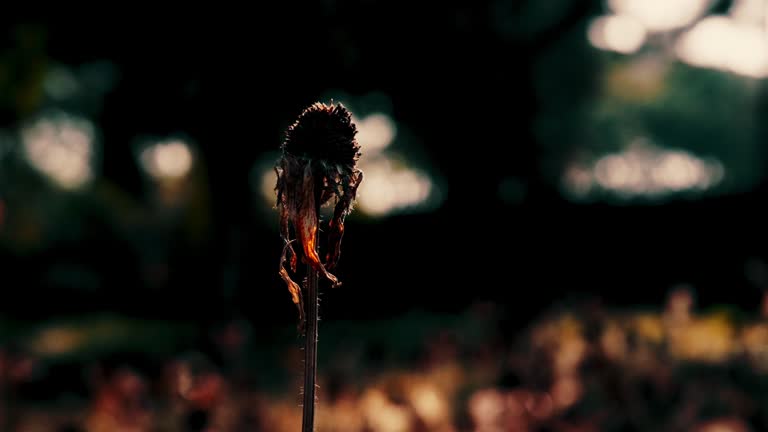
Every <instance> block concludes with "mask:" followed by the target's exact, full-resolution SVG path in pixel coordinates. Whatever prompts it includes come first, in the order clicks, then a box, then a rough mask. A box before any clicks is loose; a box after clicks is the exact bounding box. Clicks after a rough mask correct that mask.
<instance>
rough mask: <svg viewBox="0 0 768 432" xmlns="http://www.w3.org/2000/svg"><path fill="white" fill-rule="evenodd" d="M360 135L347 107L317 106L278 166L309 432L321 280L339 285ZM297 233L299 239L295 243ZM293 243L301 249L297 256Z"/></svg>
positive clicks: (294, 132) (290, 137) (285, 259)
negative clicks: (323, 228)
mask: <svg viewBox="0 0 768 432" xmlns="http://www.w3.org/2000/svg"><path fill="white" fill-rule="evenodd" d="M356 134H357V129H356V127H355V125H354V123H352V115H351V114H350V112H349V111H348V110H347V109H346V108H345V107H344V106H342V105H341V104H333V103H331V104H330V105H326V104H323V103H315V104H313V105H312V106H310V107H309V108H307V109H305V110H304V111H303V112H302V113H301V115H299V118H298V119H297V120H296V122H294V123H293V124H292V125H291V126H290V127H289V128H288V130H287V131H286V133H285V140H284V141H283V144H282V146H281V148H282V157H281V158H280V161H279V162H278V164H277V166H276V167H275V171H276V172H277V186H276V190H277V207H278V209H279V211H280V235H281V236H282V238H283V241H284V242H285V246H284V247H283V252H282V254H281V256H280V270H279V273H280V277H281V278H282V279H283V280H284V281H285V283H286V284H287V285H288V290H289V291H290V293H291V297H292V300H293V302H294V303H295V304H296V306H297V307H298V309H299V328H300V329H301V331H303V332H304V334H305V352H304V355H305V361H304V417H303V422H302V424H303V426H302V430H303V431H304V432H310V431H312V430H313V428H314V407H315V382H316V371H317V321H318V320H317V306H318V300H317V293H318V280H319V276H320V275H322V276H323V277H324V278H325V279H327V280H329V281H330V282H331V285H332V286H334V287H335V286H338V285H340V282H339V280H338V279H337V278H336V276H334V275H333V274H331V273H330V270H333V269H334V267H335V266H336V264H337V263H338V260H339V257H340V254H341V240H342V237H343V235H344V219H345V218H346V216H347V215H348V214H349V213H350V212H351V211H352V204H353V202H354V200H355V195H356V193H357V188H358V186H360V183H361V182H362V180H363V173H362V171H360V170H359V169H357V167H356V165H357V160H358V158H359V157H360V145H359V144H358V143H357V141H356V140H355V135H356ZM332 199H335V209H334V212H333V217H332V218H331V220H330V221H329V222H328V229H327V232H328V251H327V253H326V255H325V262H323V261H321V259H320V255H319V253H318V249H319V244H318V243H319V236H318V232H319V225H320V207H321V206H322V205H324V204H326V203H329V202H331V200H332ZM292 232H293V233H294V234H295V236H296V238H295V239H291V233H292ZM294 241H298V243H299V246H300V247H299V249H298V250H299V253H298V254H297V252H296V250H295V249H294V248H293V242H294ZM298 256H301V258H302V260H303V261H304V263H306V279H305V284H304V288H305V294H306V302H307V305H308V307H307V310H306V314H305V310H304V300H303V296H302V292H301V288H300V287H299V285H298V284H297V283H296V282H295V281H294V277H292V276H291V275H292V274H293V275H295V274H296V273H297V261H298V258H297V257H298Z"/></svg>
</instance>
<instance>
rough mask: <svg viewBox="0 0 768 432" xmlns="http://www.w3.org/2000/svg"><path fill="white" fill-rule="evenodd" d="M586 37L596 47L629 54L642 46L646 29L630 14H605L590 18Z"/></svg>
mask: <svg viewBox="0 0 768 432" xmlns="http://www.w3.org/2000/svg"><path fill="white" fill-rule="evenodd" d="M587 37H588V38H589V41H590V43H592V45H593V46H595V47H596V48H600V49H603V50H608V51H616V52H619V53H622V54H631V53H634V52H636V51H637V50H639V49H640V48H641V47H642V46H643V43H644V42H645V38H646V31H645V27H643V25H642V24H641V23H640V22H639V21H638V20H637V19H635V18H633V17H632V16H629V15H607V16H602V17H598V18H595V19H594V20H592V22H591V23H590V25H589V30H588V33H587Z"/></svg>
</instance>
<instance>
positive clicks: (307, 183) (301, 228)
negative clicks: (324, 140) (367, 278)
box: [294, 164, 339, 286]
mask: <svg viewBox="0 0 768 432" xmlns="http://www.w3.org/2000/svg"><path fill="white" fill-rule="evenodd" d="M298 201H299V203H298V211H297V212H296V219H297V220H296V221H294V227H295V228H296V232H297V235H298V237H299V241H301V246H302V250H303V252H304V259H305V261H306V262H307V263H308V264H309V265H310V266H312V268H313V269H314V270H315V271H318V272H320V273H322V274H323V276H325V278H326V279H328V280H329V281H331V284H332V285H333V286H338V285H339V281H338V279H336V276H334V275H332V274H330V273H328V270H326V269H325V266H323V263H321V262H320V257H319V256H318V255H317V224H318V215H317V206H316V204H315V177H314V176H313V175H312V168H311V165H310V164H307V166H306V167H305V169H304V178H303V181H302V183H301V199H299V200H298Z"/></svg>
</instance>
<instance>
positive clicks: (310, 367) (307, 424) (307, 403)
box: [301, 243, 319, 432]
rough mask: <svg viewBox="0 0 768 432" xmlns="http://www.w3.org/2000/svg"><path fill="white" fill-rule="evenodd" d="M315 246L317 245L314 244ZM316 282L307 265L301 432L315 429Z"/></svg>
mask: <svg viewBox="0 0 768 432" xmlns="http://www.w3.org/2000/svg"><path fill="white" fill-rule="evenodd" d="M315 244H317V243H315ZM318 281H319V275H318V274H317V272H316V271H315V270H314V269H313V268H312V266H310V265H309V264H307V279H306V287H305V288H306V290H305V295H306V305H307V307H306V316H305V319H306V327H305V336H304V407H303V410H304V415H303V417H302V423H301V424H302V426H301V431H302V432H314V429H315V387H316V383H317V335H318V332H317V327H318V315H317V312H318V299H317V291H318Z"/></svg>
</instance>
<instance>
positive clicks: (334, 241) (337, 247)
mask: <svg viewBox="0 0 768 432" xmlns="http://www.w3.org/2000/svg"><path fill="white" fill-rule="evenodd" d="M362 181H363V172H362V171H360V170H357V171H356V172H355V173H354V174H353V175H352V178H351V180H350V184H349V188H348V189H347V188H345V191H346V192H345V193H344V195H343V196H342V197H341V198H340V199H339V201H338V202H337V203H336V208H335V209H334V212H333V219H331V221H330V222H329V223H328V230H329V233H328V254H327V255H326V258H325V265H326V266H327V267H328V269H331V270H332V269H333V268H335V267H336V264H337V263H338V262H339V257H340V255H341V239H342V237H344V219H345V218H346V217H347V214H348V213H349V211H350V209H351V207H352V201H354V200H355V195H356V194H357V188H358V186H360V183H361V182H362Z"/></svg>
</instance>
